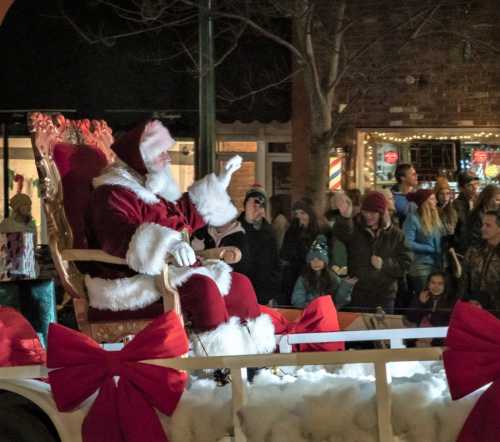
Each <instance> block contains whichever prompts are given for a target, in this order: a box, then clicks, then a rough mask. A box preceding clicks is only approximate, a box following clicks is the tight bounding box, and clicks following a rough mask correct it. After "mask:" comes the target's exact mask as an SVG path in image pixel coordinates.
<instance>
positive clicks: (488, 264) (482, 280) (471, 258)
mask: <svg viewBox="0 0 500 442" xmlns="http://www.w3.org/2000/svg"><path fill="white" fill-rule="evenodd" d="M460 295H461V297H462V298H464V299H475V300H477V301H479V302H480V303H481V305H482V306H483V307H484V308H486V309H488V310H493V313H495V315H496V316H499V317H500V244H498V245H497V246H496V247H492V246H488V245H486V244H484V245H481V246H479V247H471V248H470V249H469V250H468V251H467V253H466V255H465V260H464V264H463V272H462V278H461V281H460Z"/></svg>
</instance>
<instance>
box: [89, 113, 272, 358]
mask: <svg viewBox="0 0 500 442" xmlns="http://www.w3.org/2000/svg"><path fill="white" fill-rule="evenodd" d="M174 143H175V141H174V140H173V139H172V137H171V136H170V133H169V131H168V130H167V129H166V128H165V127H164V126H163V125H162V124H161V122H159V121H150V122H147V123H144V124H141V125H140V126H138V127H137V128H135V129H134V130H132V131H131V132H129V133H127V134H126V135H124V136H123V137H121V138H120V139H118V141H116V142H115V143H114V144H113V145H112V146H111V148H112V150H113V151H114V152H115V153H116V155H117V157H118V158H117V160H116V161H115V162H114V163H113V165H112V166H110V167H109V168H108V169H106V170H105V171H104V173H103V174H102V175H101V176H99V177H97V178H95V179H94V182H93V184H94V191H93V194H92V198H91V204H90V214H89V216H90V219H89V221H88V223H87V225H88V226H89V232H88V238H89V246H90V247H93V248H100V249H102V250H104V251H106V252H108V253H110V254H111V255H115V256H119V257H122V258H125V259H126V261H127V263H128V266H129V268H128V269H125V270H124V267H123V266H121V267H120V266H114V265H101V264H95V265H93V267H92V269H90V271H89V274H88V275H87V276H86V280H85V282H86V285H87V289H88V294H89V301H90V305H91V306H92V307H94V308H97V309H106V310H113V311H119V310H137V309H140V308H144V307H146V306H148V305H150V304H152V303H154V302H156V301H158V300H159V299H160V298H161V296H162V295H161V293H160V291H159V290H158V289H157V287H156V285H155V276H156V275H159V274H160V273H161V271H162V269H163V267H164V263H165V262H166V260H167V259H169V258H170V257H172V258H173V259H174V261H175V263H176V264H177V266H170V270H169V277H170V283H171V285H172V286H173V287H176V288H178V291H179V295H180V301H181V306H182V310H183V314H184V315H185V317H186V319H187V320H188V321H189V322H190V323H191V327H192V329H193V331H194V332H195V334H193V336H192V339H191V340H192V343H193V351H194V353H195V354H198V355H207V354H208V355H210V356H212V355H231V354H253V353H264V352H272V351H273V350H274V348H275V338H274V327H273V325H272V321H271V319H270V318H269V316H267V315H265V314H261V313H260V308H259V305H258V303H257V298H256V296H255V292H254V290H253V287H252V284H251V283H250V281H249V280H248V279H247V278H246V277H245V276H244V275H241V274H238V273H235V272H231V268H230V267H229V266H228V265H227V264H225V263H224V262H222V261H216V262H212V263H210V264H205V265H199V263H197V258H196V256H195V253H194V251H193V249H192V248H191V246H190V245H189V244H188V243H187V242H185V241H183V237H182V232H183V231H187V232H188V233H189V234H191V233H192V232H194V231H196V230H197V229H199V228H200V227H203V226H204V225H205V224H210V225H212V226H221V225H224V224H226V223H227V222H229V221H231V220H232V219H234V218H235V217H236V215H237V210H236V208H235V207H234V205H233V204H232V202H231V200H230V198H229V195H228V194H227V191H226V190H227V187H228V185H229V182H230V180H231V176H232V174H233V173H234V172H235V171H236V170H238V169H239V168H240V166H241V157H238V156H236V157H233V158H232V159H231V160H229V161H228V162H227V163H226V165H225V167H224V170H223V171H222V173H221V174H220V175H219V176H216V175H215V174H213V173H212V174H209V175H207V176H206V177H204V178H202V179H201V180H199V181H196V182H195V183H194V184H193V185H192V186H191V187H190V188H189V189H188V192H187V193H184V194H182V193H181V192H180V190H179V187H178V185H177V183H176V181H175V180H174V178H173V176H172V172H171V168H170V156H169V154H168V150H169V149H170V148H171V147H172V146H173V145H174Z"/></svg>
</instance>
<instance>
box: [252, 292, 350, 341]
mask: <svg viewBox="0 0 500 442" xmlns="http://www.w3.org/2000/svg"><path fill="white" fill-rule="evenodd" d="M260 309H261V312H262V313H266V314H268V315H269V316H270V317H271V319H272V321H273V325H274V329H275V333H276V334H277V335H285V334H297V333H322V332H335V331H339V330H340V327H339V321H338V318H337V310H336V309H335V306H334V304H333V301H332V297H331V296H320V297H318V298H315V299H314V300H312V301H311V302H310V303H309V305H307V307H306V308H305V309H304V310H303V311H302V314H301V315H300V317H299V318H298V319H297V320H296V321H289V320H288V319H287V318H285V317H284V316H283V315H282V314H281V313H280V312H278V311H276V310H275V309H273V308H270V307H266V306H263V305H261V306H260ZM344 349H345V345H344V343H343V342H326V343H321V344H297V345H294V346H293V351H337V350H344Z"/></svg>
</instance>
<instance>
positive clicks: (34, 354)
mask: <svg viewBox="0 0 500 442" xmlns="http://www.w3.org/2000/svg"><path fill="white" fill-rule="evenodd" d="M44 362H45V350H44V349H43V347H42V344H41V343H40V340H39V339H38V336H37V334H36V332H35V330H33V327H32V326H31V324H30V323H29V322H28V321H27V320H26V319H25V318H24V316H23V315H21V314H20V313H19V312H18V311H16V310H14V309H13V308H9V307H1V308H0V366H1V367H11V366H15V365H39V364H43V363H44Z"/></svg>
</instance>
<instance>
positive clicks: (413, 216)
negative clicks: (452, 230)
mask: <svg viewBox="0 0 500 442" xmlns="http://www.w3.org/2000/svg"><path fill="white" fill-rule="evenodd" d="M407 198H408V200H409V201H411V202H413V203H415V204H416V205H417V210H416V211H413V212H411V213H409V214H408V216H407V217H406V220H405V222H404V224H403V231H404V234H405V237H406V241H407V242H408V244H409V246H410V249H411V251H412V252H413V255H414V260H413V263H412V264H411V266H410V271H409V272H408V280H409V282H410V285H411V289H412V291H413V293H414V294H415V293H416V294H418V293H420V292H421V291H422V289H423V288H424V286H425V282H426V280H427V277H428V276H429V274H430V273H432V272H434V271H437V270H441V269H442V261H443V257H442V246H441V241H442V237H443V234H444V232H445V231H444V227H443V223H442V222H441V218H440V217H439V212H438V209H437V199H436V196H435V195H434V192H433V191H432V190H430V189H419V190H417V191H416V192H414V193H409V194H408V195H407Z"/></svg>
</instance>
